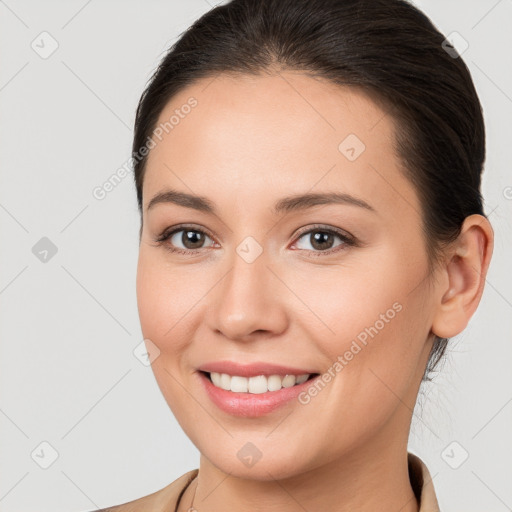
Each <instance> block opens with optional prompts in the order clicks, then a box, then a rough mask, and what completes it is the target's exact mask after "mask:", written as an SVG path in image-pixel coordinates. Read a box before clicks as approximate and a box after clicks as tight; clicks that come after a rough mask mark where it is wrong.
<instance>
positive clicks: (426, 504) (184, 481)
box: [93, 452, 440, 512]
mask: <svg viewBox="0 0 512 512" xmlns="http://www.w3.org/2000/svg"><path fill="white" fill-rule="evenodd" d="M407 459H408V463H409V478H410V480H411V487H412V489H413V491H414V494H415V495H416V498H417V499H418V502H419V504H420V508H419V512H440V511H439V505H438V503H437V498H436V494H435V491H434V485H433V484H432V479H431V477H430V473H429V471H428V469H427V466H425V464H424V462H423V461H422V460H421V459H420V458H419V457H418V456H417V455H414V454H413V453H410V452H408V454H407ZM198 472H199V470H198V469H193V470H191V471H188V472H187V473H184V474H183V475H181V476H180V477H179V478H177V479H176V480H174V482H172V483H170V484H169V485H167V486H166V487H164V488H163V489H160V490H159V491H156V492H154V493H152V494H148V495H147V496H144V497H142V498H139V499H136V500H133V501H129V502H127V503H124V504H122V505H117V506H115V507H110V508H105V509H101V510H96V511H93V512H175V510H176V508H177V505H178V502H179V499H180V498H181V496H182V494H183V493H184V492H185V489H186V488H187V487H188V485H189V484H190V483H191V482H192V480H194V478H195V477H196V476H197V474H198Z"/></svg>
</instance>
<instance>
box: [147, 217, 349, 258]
mask: <svg viewBox="0 0 512 512" xmlns="http://www.w3.org/2000/svg"><path fill="white" fill-rule="evenodd" d="M180 231H194V232H196V233H201V234H203V235H206V236H208V237H209V238H211V239H212V240H214V237H213V236H212V235H211V234H210V233H209V232H208V231H205V230H203V229H199V228H197V227H196V226H192V225H178V226H173V227H172V228H167V229H165V230H164V231H163V232H162V233H161V234H160V235H159V236H158V237H157V238H156V239H155V242H156V243H157V245H159V246H160V245H163V246H164V247H165V249H166V250H168V251H170V252H171V253H173V254H182V255H185V256H193V255H194V253H197V252H198V251H201V250H202V249H207V247H200V248H199V249H180V248H176V247H172V246H171V245H170V244H167V243H165V242H166V241H167V240H169V239H170V238H171V237H172V236H173V235H175V234H176V233H179V232H180ZM314 232H320V233H328V234H331V235H335V236H337V237H339V238H340V240H341V241H342V243H341V244H339V245H337V246H336V247H332V248H330V249H327V250H325V251H314V250H308V249H297V250H299V251H307V252H309V253H311V254H312V255H313V256H314V257H318V256H327V255H331V254H333V253H336V252H339V251H342V250H344V249H346V248H347V247H355V246H357V245H358V244H357V241H356V239H355V238H354V237H352V236H351V235H348V234H346V233H345V232H343V231H341V230H338V229H335V228H332V227H327V226H323V225H321V224H315V225H313V226H310V227H308V228H307V229H305V230H302V231H300V232H299V233H298V234H297V235H296V240H297V241H298V240H300V239H301V238H302V237H303V236H304V235H307V234H310V233H314ZM294 245H295V244H294Z"/></svg>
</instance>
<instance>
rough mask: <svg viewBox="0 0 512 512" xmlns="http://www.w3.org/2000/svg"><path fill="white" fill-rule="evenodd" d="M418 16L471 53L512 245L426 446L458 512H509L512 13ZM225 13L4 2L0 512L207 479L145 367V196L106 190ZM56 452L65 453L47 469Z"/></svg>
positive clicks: (172, 5) (419, 412)
mask: <svg viewBox="0 0 512 512" xmlns="http://www.w3.org/2000/svg"><path fill="white" fill-rule="evenodd" d="M417 4H418V5H419V7H420V8H422V9H423V10H424V11H425V12H426V14H427V15H428V16H429V17H431V18H432V20H433V21H434V23H435V24H436V25H437V26H438V27H439V28H440V29H441V31H443V32H444V33H445V34H446V35H448V34H449V33H451V32H452V31H457V32H458V33H459V34H461V36H462V37H463V38H464V39H465V40H466V41H467V42H468V43H469V47H468V49H467V50H466V51H465V52H464V53H463V58H464V60H465V61H466V63H467V64H468V66H469V68H470V70H471V73H472V75H473V78H474V81H475V84H476V87H477V90H478V93H479V95H480V98H481V101H482V104H483V106H484V111H485V119H486V125H487V136H488V142H487V151H488V156H487V161H486V168H485V173H484V186H483V192H484V197H485V199H486V212H487V213H488V214H490V221H491V222H492V224H493V226H494V229H495V234H496V246H495V253H494V258H493V261H492V265H491V268H490V271H489V275H488V283H487V286H486V290H485V293H484V296H483V299H482V303H481V305H480V307H479V309H478V311H477V313H476V314H475V315H474V317H473V318H472V320H471V322H470V324H469V326H468V328H467V329H466V330H465V332H464V333H463V334H461V335H460V336H458V337H456V338H454V339H452V341H451V350H450V355H449V357H448V359H447V360H446V362H445V364H444V366H443V367H442V372H441V373H440V375H439V376H438V377H437V379H436V380H435V381H434V383H432V384H429V385H428V386H426V387H425V388H424V389H423V391H422V393H421V396H420V399H419V401H418V404H417V407H416V410H415V412H414V418H413V426H412V430H411V439H410V447H409V449H410V450H411V451H413V452H414V453H417V454H418V455H420V457H422V458H423V460H424V461H425V462H426V464H427V466H428V467H429V469H430V472H431V474H432V476H433V477H434V484H435V487H436V490H437V494H438V497H439V501H440V504H441V508H442V509H443V510H445V511H448V510H465V511H466V512H473V511H474V512H476V511H482V510H486V511H487V512H492V511H496V512H501V511H505V510H510V509H511V507H512V485H511V481H512V471H511V469H512V440H511V432H512V429H511V425H512V372H511V371H510V367H511V361H512V357H511V356H512V344H511V343H510V340H511V334H512V321H511V318H512V314H511V313H512V292H511V289H512V287H511V284H512V283H511V272H510V271H509V269H508V265H507V263H506V261H507V260H508V261H510V254H511V251H510V249H511V245H512V236H511V234H512V230H511V219H512V215H511V210H512V200H511V199H512V188H510V187H512V171H511V157H510V144H511V143H510V141H511V140H512V133H511V132H512V128H511V123H510V121H511V119H512V72H511V69H512V66H511V61H510V56H509V52H510V49H511V48H512V32H511V31H510V24H511V21H512V1H511V0H500V1H496V0H486V1H476V0H473V1H446V0H432V1H427V0H424V1H422V2H417ZM213 5H214V2H213V1H211V3H209V2H207V1H206V0H187V1H181V2H178V1H169V0H166V1H152V2H148V1H146V2H143V1H142V0H138V1H134V0H130V1H126V0H125V1H120V0H118V1H109V2H105V1H104V2H100V1H98V0H92V1H91V0H89V1H85V0H72V1H70V0H68V1H67V2H63V1H62V2H55V1H45V2H36V1H27V0H26V1H17V0H6V1H5V2H4V1H0V40H1V41H0V45H1V46H0V47H1V51H2V65H1V67H0V106H1V118H0V119H1V123H0V130H1V133H0V146H1V155H2V166H1V173H2V174H1V180H2V181H1V183H2V185H1V187H0V223H1V224H0V226H1V230H2V231H1V240H2V249H1V252H0V258H1V260H0V337H1V357H0V365H1V368H0V379H1V381H0V439H1V440H2V442H1V445H0V450H1V453H0V461H1V475H2V477H1V479H0V510H1V512H11V511H12V512H14V511H16V512H19V511H36V510H37V511H38V512H45V511H52V512H61V511H62V512H64V511H66V512H69V511H71V510H74V511H86V510H92V509H95V508H99V507H106V506H108V505H114V504H119V503H124V502H126V501H129V500H132V499H135V498H138V497H141V496H144V495H146V494H149V493H151V492H154V491H156V490H158V489H160V488H162V487H164V486H165V485H167V484H168V483H170V482H171V481H173V480H174V479H176V478H177V477H179V476H180V475H182V474H183V473H184V472H185V471H188V470H190V469H193V468H196V467H198V462H199V455H198V452H197V450H196V449H195V447H194V446H193V445H192V443H191V442H190V441H189V440H188V438H187V437H186V436H185V434H184V433H183V432H182V430H181V428H180V427H179V425H178V423H177V422H176V420H175V419H174V417H173V415H172V413H171V412H170V410H169V408H168V407H167V404H166V403H165V401H164V399H163V397H162V395H161V393H160V390H159V389H158V387H157V385H156V382H155V380H154V377H153V375H152V372H151V369H150V367H146V366H144V365H143V364H142V363H141V362H140V361H139V360H138V359H137V358H136V357H135V356H134V354H133V350H134V349H135V348H136V347H137V346H138V345H139V344H140V342H141V340H142V334H141V331H140V325H139V322H138V314H137V307H136V297H135V272H136V263H137V248H138V246H137V236H138V228H139V220H138V213H137V207H136V198H135V188H134V186H133V183H132V180H131V178H130V176H128V177H127V178H125V179H124V180H123V181H122V182H121V183H120V184H119V185H118V186H117V187H116V188H115V189H114V190H113V191H112V192H110V193H109V194H108V195H107V197H106V198H105V199H103V200H101V201H100V200H97V199H95V198H94V197H93V194H92V191H93V189H94V188H95V187H97V186H99V185H101V184H102V183H104V182H105V181H106V180H107V179H108V178H109V177H110V176H111V175H112V174H113V173H115V172H116V170H117V169H118V168H120V167H121V166H122V165H123V164H124V163H125V162H126V160H127V159H128V157H129V154H130V146H131V136H132V131H131V127H132V123H133V119H134V113H135V107H136V103H137V101H138V98H139V96H140V94H141V92H142V90H143V87H144V84H145V83H146V80H147V79H148V78H149V76H150V73H151V72H152V70H153V69H154V68H155V66H156V65H157V63H158V62H159V60H160V58H161V57H162V55H163V52H164V51H165V49H166V48H167V47H168V46H169V45H170V44H171V43H172V42H173V41H174V40H175V38H176V37H177V36H178V34H179V33H180V32H182V31H183V30H185V29H186V28H187V27H188V26H189V25H190V24H191V23H192V22H193V21H194V20H195V19H197V18H198V17H199V16H200V15H201V14H203V13H204V12H206V11H207V10H208V9H210V8H211V7H213ZM43 31H47V32H48V33H49V34H51V36H40V34H41V32H43ZM43 38H46V39H43ZM53 40H55V41H57V43H58V48H57V50H56V51H55V52H54V53H53V54H52V55H50V56H48V57H47V58H42V57H41V52H43V51H47V52H48V51H49V50H50V49H51V45H52V44H55V43H53V42H52V41H53ZM33 41H35V42H34V43H32V42H33ZM31 44H34V46H36V48H37V52H39V53H37V52H36V50H35V49H33V48H32V47H31ZM456 46H457V45H456ZM491 212H492V213H491ZM43 237H47V238H48V239H49V240H50V241H51V242H52V243H53V244H54V246H55V247H56V248H57V253H56V254H55V255H53V256H52V253H51V251H50V252H49V253H48V255H47V261H46V262H42V261H40V259H39V258H38V257H36V255H35V254H34V253H33V250H32V248H33V247H34V246H35V245H36V244H37V243H38V242H39V244H42V246H41V247H43V249H44V244H47V245H48V241H42V242H40V240H41V238H43ZM37 247H39V246H37ZM41 247H39V250H42V249H41ZM42 442H47V443H49V444H50V445H51V447H53V450H56V452H57V453H58V458H57V459H56V460H55V461H54V462H53V463H52V464H51V465H50V466H49V467H48V468H47V469H43V468H42V467H41V464H42V465H45V464H49V463H50V462H52V459H51V457H52V448H50V447H49V446H48V445H41V443H42ZM454 442H455V444H451V443H454ZM447 447H448V448H447ZM466 452H467V453H468V455H469V457H468V458H467V460H465V461H464V462H463V463H461V461H462V460H463V458H464V456H465V453H466ZM457 465H458V466H459V467H458V468H457V469H454V468H453V467H452V466H457Z"/></svg>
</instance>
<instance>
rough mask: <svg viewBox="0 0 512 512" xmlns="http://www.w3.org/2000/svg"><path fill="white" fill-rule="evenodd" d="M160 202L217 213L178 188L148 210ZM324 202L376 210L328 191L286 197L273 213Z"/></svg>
mask: <svg viewBox="0 0 512 512" xmlns="http://www.w3.org/2000/svg"><path fill="white" fill-rule="evenodd" d="M160 203H173V204H176V205H178V206H183V207H185V208H192V209H194V210H198V211H201V212H205V213H210V214H213V215H217V211H216V208H215V205H214V203H212V202H211V201H210V200H209V199H208V198H206V197H204V196H196V195H193V194H188V193H186V192H180V191H178V190H173V189H168V190H165V191H163V192H159V193H158V194H156V195H155V196H154V197H153V198H152V199H151V201H150V202H149V204H148V206H147V207H146V211H149V210H150V209H151V208H153V207H154V206H155V205H157V204H160ZM323 204H344V205H352V206H358V207H360V208H364V209H365V210H369V211H372V212H376V211H375V208H373V207H372V206H371V205H370V204H368V203H367V202H366V201H364V200H363V199H360V198H357V197H354V196H352V195H350V194H346V193H340V192H327V193H306V194H297V195H294V196H289V197H284V198H282V199H280V200H279V201H277V202H276V203H275V204H274V207H273V209H272V213H273V214H275V215H277V214H280V213H289V212H292V211H299V210H306V209H308V208H313V207H314V206H318V205H323Z"/></svg>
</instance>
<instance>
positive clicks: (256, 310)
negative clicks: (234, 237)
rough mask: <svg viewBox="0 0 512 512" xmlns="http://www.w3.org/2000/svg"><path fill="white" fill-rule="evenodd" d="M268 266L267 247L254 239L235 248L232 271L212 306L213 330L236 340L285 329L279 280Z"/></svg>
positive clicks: (248, 239) (231, 259)
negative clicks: (260, 331) (278, 291)
mask: <svg viewBox="0 0 512 512" xmlns="http://www.w3.org/2000/svg"><path fill="white" fill-rule="evenodd" d="M268 263H269V262H268V258H267V254H266V252H264V251H263V247H262V246H261V245H260V244H259V243H258V242H257V241H256V240H255V239H254V238H252V237H247V238H246V239H244V240H243V241H242V242H241V243H240V244H239V245H238V246H237V247H236V248H235V250H234V251H233V253H232V255H231V258H230V262H229V264H230V269H229V271H228V273H227V275H225V277H224V279H223V280H222V283H219V284H220V286H219V287H218V289H217V292H216V294H215V296H214V297H212V298H213V301H212V303H211V304H210V307H211V308H212V309H211V310H210V311H211V313H212V318H213V319H212V321H213V324H214V325H213V326H212V327H213V328H215V329H217V330H219V331H221V332H223V334H224V335H225V336H227V337H230V338H233V339H234V338H243V337H244V336H247V335H249V334H251V333H252V332H253V331H257V330H269V331H274V330H280V329H281V328H282V326H283V321H284V311H283V310H282V309H281V307H280V305H279V303H278V294H276V293H275V291H274V290H273V287H274V286H276V283H275V277H274V276H273V274H272V272H271V271H270V270H269V269H268V268H267V264H268Z"/></svg>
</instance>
